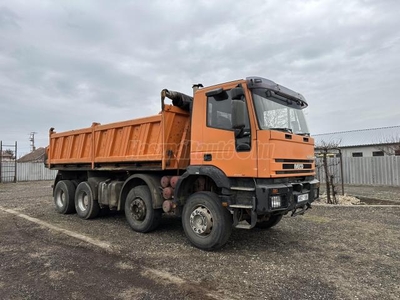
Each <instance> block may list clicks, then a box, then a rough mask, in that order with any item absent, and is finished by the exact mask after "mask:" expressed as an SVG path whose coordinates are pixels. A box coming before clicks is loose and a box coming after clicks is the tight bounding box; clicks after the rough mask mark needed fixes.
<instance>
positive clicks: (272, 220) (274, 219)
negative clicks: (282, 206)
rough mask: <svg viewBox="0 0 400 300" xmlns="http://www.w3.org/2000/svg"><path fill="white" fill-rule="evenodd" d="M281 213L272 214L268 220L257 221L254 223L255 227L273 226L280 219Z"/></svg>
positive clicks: (265, 227) (266, 227)
mask: <svg viewBox="0 0 400 300" xmlns="http://www.w3.org/2000/svg"><path fill="white" fill-rule="evenodd" d="M282 217H283V215H274V216H271V217H270V218H269V220H268V221H263V222H258V223H256V227H257V228H260V229H269V228H271V227H274V226H275V225H276V224H278V223H279V222H280V221H281V220H282Z"/></svg>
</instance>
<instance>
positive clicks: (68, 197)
mask: <svg viewBox="0 0 400 300" xmlns="http://www.w3.org/2000/svg"><path fill="white" fill-rule="evenodd" d="M74 198H75V186H74V184H73V183H72V182H71V181H69V180H61V181H59V182H57V184H56V187H55V189H54V204H55V205H56V209H57V211H58V212H59V213H60V214H70V213H74V212H75V205H74Z"/></svg>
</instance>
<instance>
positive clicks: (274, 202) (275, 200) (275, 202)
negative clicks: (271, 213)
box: [270, 196, 282, 208]
mask: <svg viewBox="0 0 400 300" xmlns="http://www.w3.org/2000/svg"><path fill="white" fill-rule="evenodd" d="M270 199H271V208H278V207H281V206H282V199H281V196H272V197H270Z"/></svg>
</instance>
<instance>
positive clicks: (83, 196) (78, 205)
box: [75, 181, 100, 219]
mask: <svg viewBox="0 0 400 300" xmlns="http://www.w3.org/2000/svg"><path fill="white" fill-rule="evenodd" d="M75 209H76V212H77V214H78V216H79V217H81V218H82V219H93V218H95V217H97V216H98V214H99V212H100V206H99V203H98V202H97V201H96V200H94V197H93V192H92V188H91V187H90V185H89V183H88V182H87V181H83V182H81V183H80V184H79V185H78V186H77V187H76V192H75Z"/></svg>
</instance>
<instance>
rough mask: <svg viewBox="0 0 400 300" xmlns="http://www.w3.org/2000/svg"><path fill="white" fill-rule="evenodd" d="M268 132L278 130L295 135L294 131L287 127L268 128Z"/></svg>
mask: <svg viewBox="0 0 400 300" xmlns="http://www.w3.org/2000/svg"><path fill="white" fill-rule="evenodd" d="M268 130H278V131H284V132H289V133H293V131H292V129H290V128H285V127H272V128H268Z"/></svg>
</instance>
